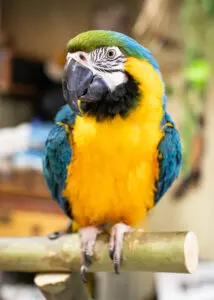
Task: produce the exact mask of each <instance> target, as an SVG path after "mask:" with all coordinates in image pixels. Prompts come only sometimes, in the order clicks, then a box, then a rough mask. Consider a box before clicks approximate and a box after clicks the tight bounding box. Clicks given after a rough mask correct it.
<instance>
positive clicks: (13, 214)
mask: <svg viewBox="0 0 214 300" xmlns="http://www.w3.org/2000/svg"><path fill="white" fill-rule="evenodd" d="M68 222H69V220H68V218H67V217H66V216H65V215H64V214H63V212H62V211H61V210H60V208H59V207H58V205H57V203H56V202H55V201H54V200H52V199H51V197H50V194H49V191H48V189H47V187H46V185H45V183H44V179H43V176H42V174H40V173H39V172H35V171H16V172H14V173H13V176H12V177H11V178H8V179H4V182H1V180H0V236H23V235H27V236H29V235H47V234H49V233H51V232H53V231H59V230H64V229H65V228H66V227H67V224H68Z"/></svg>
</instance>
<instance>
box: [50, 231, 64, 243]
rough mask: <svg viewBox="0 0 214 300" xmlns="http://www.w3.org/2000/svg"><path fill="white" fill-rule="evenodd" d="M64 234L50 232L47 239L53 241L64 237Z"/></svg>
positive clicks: (61, 232) (62, 232)
mask: <svg viewBox="0 0 214 300" xmlns="http://www.w3.org/2000/svg"><path fill="white" fill-rule="evenodd" d="M65 234H66V232H64V231H56V232H52V233H51V234H49V235H48V238H49V239H50V240H52V241H53V240H56V239H58V238H60V237H61V236H63V235H65Z"/></svg>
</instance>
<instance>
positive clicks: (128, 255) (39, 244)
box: [0, 230, 198, 273]
mask: <svg viewBox="0 0 214 300" xmlns="http://www.w3.org/2000/svg"><path fill="white" fill-rule="evenodd" d="M197 263H198V245H197V238H196V236H195V234H194V233H193V232H177V233H170V232H167V233H145V232H142V231H140V230H138V231H135V232H132V233H129V234H126V236H125V238H124V247H123V261H122V265H121V270H125V271H154V272H176V273H192V272H193V271H195V269H196V267H197ZM80 265H81V257H80V240H79V235H78V234H68V235H65V236H62V237H60V238H59V239H57V240H53V241H51V240H49V239H48V238H47V237H28V238H0V270H2V271H23V272H36V273H41V272H54V273H58V272H68V273H70V272H73V271H79V270H80ZM88 270H89V271H90V272H101V271H102V272H107V271H113V266H112V262H111V260H110V259H109V251H108V235H105V234H104V235H101V236H99V238H98V240H97V242H96V245H95V255H94V261H93V264H92V265H91V266H90V267H89V269H88Z"/></svg>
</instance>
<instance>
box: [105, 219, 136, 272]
mask: <svg viewBox="0 0 214 300" xmlns="http://www.w3.org/2000/svg"><path fill="white" fill-rule="evenodd" d="M131 231H134V228H132V227H130V226H128V225H126V224H124V223H117V224H115V225H114V226H113V227H112V229H111V232H110V240H109V255H110V258H111V259H112V260H113V262H114V271H115V273H116V274H119V273H120V261H121V252H122V247H123V237H124V234H125V233H128V232H131Z"/></svg>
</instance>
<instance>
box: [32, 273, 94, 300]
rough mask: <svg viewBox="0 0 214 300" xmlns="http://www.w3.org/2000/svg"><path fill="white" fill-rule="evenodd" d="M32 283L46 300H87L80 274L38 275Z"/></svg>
mask: <svg viewBox="0 0 214 300" xmlns="http://www.w3.org/2000/svg"><path fill="white" fill-rule="evenodd" d="M34 282H35V284H36V286H37V287H38V288H39V289H40V290H41V292H42V294H43V295H44V297H45V299H47V300H62V299H63V300H77V299H78V300H89V299H91V298H90V296H89V295H88V292H87V289H86V286H85V284H84V283H83V281H82V279H81V276H80V273H78V272H74V273H72V274H62V273H61V274H38V275H36V277H35V279H34Z"/></svg>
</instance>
